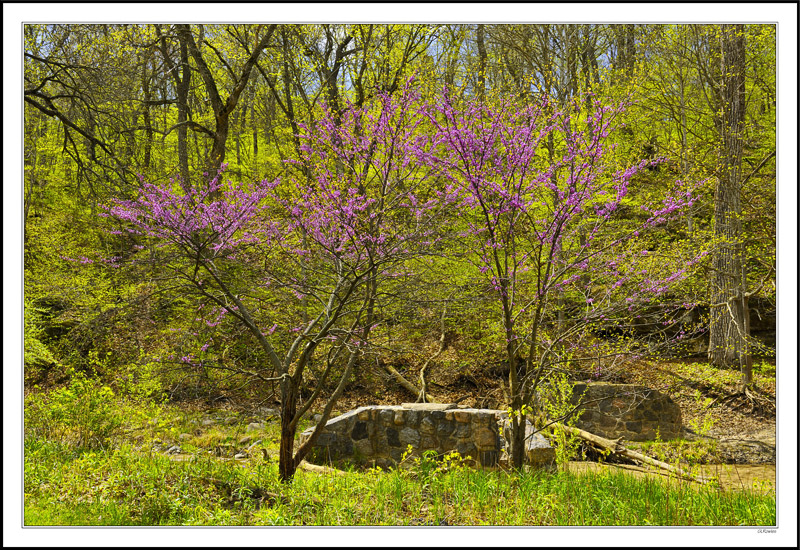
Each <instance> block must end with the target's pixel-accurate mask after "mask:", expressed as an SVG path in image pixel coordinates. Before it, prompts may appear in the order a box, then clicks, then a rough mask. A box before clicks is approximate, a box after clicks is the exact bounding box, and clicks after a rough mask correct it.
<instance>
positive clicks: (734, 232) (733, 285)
mask: <svg viewBox="0 0 800 550" xmlns="http://www.w3.org/2000/svg"><path fill="white" fill-rule="evenodd" d="M720 40H721V52H722V67H721V82H720V100H721V103H722V109H721V112H722V119H721V120H719V122H718V131H719V134H720V138H721V147H720V167H719V178H718V179H717V186H716V190H715V195H714V243H715V247H714V251H713V257H712V267H713V275H712V281H711V319H710V326H709V331H710V336H709V338H710V340H709V348H708V360H709V362H710V363H712V364H714V365H717V366H728V367H730V366H737V365H738V366H739V367H740V368H741V370H742V374H743V381H744V380H745V379H751V378H752V375H748V374H747V373H746V370H747V367H746V365H747V364H749V363H750V359H749V357H748V356H749V351H748V346H747V340H748V337H749V335H748V334H747V328H748V327H747V326H746V323H745V318H746V317H747V313H745V311H744V310H745V308H746V307H747V303H746V300H745V291H746V288H745V277H744V275H745V271H744V245H743V242H742V222H741V219H742V206H741V198H740V192H741V161H742V133H743V130H744V118H745V95H744V93H745V89H744V75H745V72H744V71H745V38H744V26H743V25H723V26H722V34H721V39H720Z"/></svg>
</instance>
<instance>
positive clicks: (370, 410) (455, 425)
mask: <svg viewBox="0 0 800 550" xmlns="http://www.w3.org/2000/svg"><path fill="white" fill-rule="evenodd" d="M508 425H509V421H508V414H507V413H506V412H505V411H499V410H492V409H471V408H468V407H463V406H457V405H447V404H437V403H404V404H402V405H374V406H368V407H361V408H358V409H356V410H354V411H350V412H348V413H346V414H343V415H341V416H337V417H336V418H333V419H331V420H329V421H328V423H327V424H326V426H325V429H324V431H323V432H322V433H321V434H319V437H318V438H317V441H316V444H315V447H314V449H313V450H312V452H311V456H309V457H308V460H309V462H316V463H321V464H340V463H343V462H348V463H356V464H362V465H375V466H380V467H382V468H387V467H390V466H394V465H396V464H397V463H398V462H400V460H401V459H402V457H403V454H404V453H405V452H406V451H407V449H408V446H409V445H410V446H411V448H412V452H411V456H420V455H421V454H422V453H424V452H425V451H429V450H432V451H436V452H437V453H438V454H439V455H444V454H446V453H448V452H451V451H458V453H459V454H461V456H463V457H468V460H470V461H471V462H472V463H473V464H475V465H481V466H497V465H498V464H500V463H502V462H503V461H504V460H505V459H506V451H505V448H506V442H505V439H504V438H503V432H504V430H505V431H507V430H508ZM527 428H528V430H527V431H528V435H529V436H530V437H529V438H528V439H527V441H526V443H527V445H526V455H527V461H528V464H529V465H531V466H532V467H535V468H549V467H553V466H554V461H555V451H554V449H553V448H552V447H551V446H550V444H549V443H548V442H547V440H546V439H545V438H544V437H542V436H541V435H540V434H531V432H532V431H533V429H532V426H531V425H530V423H529V424H528V426H527ZM312 431H313V428H310V429H308V430H306V431H304V432H303V433H302V434H300V442H301V444H302V443H303V442H305V441H306V440H307V439H308V438H309V437H310V436H311V433H312Z"/></svg>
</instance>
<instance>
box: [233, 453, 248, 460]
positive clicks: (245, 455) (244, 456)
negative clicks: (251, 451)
mask: <svg viewBox="0 0 800 550" xmlns="http://www.w3.org/2000/svg"><path fill="white" fill-rule="evenodd" d="M249 456H250V455H248V454H247V453H236V454H235V455H233V458H237V459H239V460H241V459H244V458H248V457H249Z"/></svg>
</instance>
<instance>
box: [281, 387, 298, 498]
mask: <svg viewBox="0 0 800 550" xmlns="http://www.w3.org/2000/svg"><path fill="white" fill-rule="evenodd" d="M282 384H283V388H282V391H281V393H282V394H283V395H282V398H281V442H280V456H279V459H278V477H279V479H280V480H281V482H283V483H290V482H291V481H292V478H293V477H294V473H295V471H296V470H297V464H296V463H295V460H294V434H295V430H294V426H293V425H292V421H293V420H294V415H295V413H296V412H297V388H296V387H295V385H294V381H293V380H292V379H291V378H290V377H286V378H285V379H284V381H283V382H282Z"/></svg>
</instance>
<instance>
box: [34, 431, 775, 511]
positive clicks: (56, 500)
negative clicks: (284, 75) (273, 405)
mask: <svg viewBox="0 0 800 550" xmlns="http://www.w3.org/2000/svg"><path fill="white" fill-rule="evenodd" d="M25 461H26V468H25V524H26V525H440V524H447V525H662V526H663V525H760V526H768V525H774V524H775V520H776V515H775V514H776V512H775V499H774V495H769V494H767V495H764V494H756V493H754V492H748V491H724V492H723V491H720V490H719V489H714V488H709V487H700V488H698V487H696V486H692V485H690V484H688V483H675V482H672V483H669V484H668V483H666V482H665V481H663V480H661V479H636V478H634V477H632V476H630V475H628V474H626V473H602V474H596V473H588V474H572V473H566V472H560V473H556V474H549V473H531V472H523V473H519V474H514V473H508V472H504V471H496V470H495V471H491V470H475V469H471V468H467V467H464V466H461V465H459V464H458V461H455V463H454V464H450V465H449V466H448V467H445V466H437V465H436V464H431V463H426V462H425V461H424V460H422V461H419V462H418V463H417V464H415V465H414V464H412V465H411V468H409V469H407V470H402V469H401V470H391V471H381V470H377V469H376V470H368V471H360V472H359V471H351V472H348V473H347V474H346V475H343V476H335V475H330V474H318V473H312V472H307V471H298V473H297V475H296V477H295V480H294V483H292V484H291V485H282V484H281V483H280V482H279V481H278V472H277V465H276V464H275V463H274V462H264V461H262V460H253V461H251V462H234V461H229V460H227V461H226V460H217V459H213V458H211V457H203V456H199V455H198V456H197V457H195V458H193V459H192V460H189V461H186V462H177V461H174V460H170V459H169V458H168V457H166V456H163V455H160V454H152V455H150V454H148V453H142V452H140V451H137V450H135V449H134V448H133V447H131V446H129V445H122V446H121V447H120V448H118V449H115V450H103V451H91V452H76V451H74V450H71V449H70V448H68V447H66V446H64V445H58V444H53V443H49V442H41V441H38V442H36V441H29V442H28V444H27V445H26V453H25ZM268 494H273V495H278V496H279V498H278V499H275V500H274V499H272V498H270V497H269V495H268ZM259 497H263V498H259Z"/></svg>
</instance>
